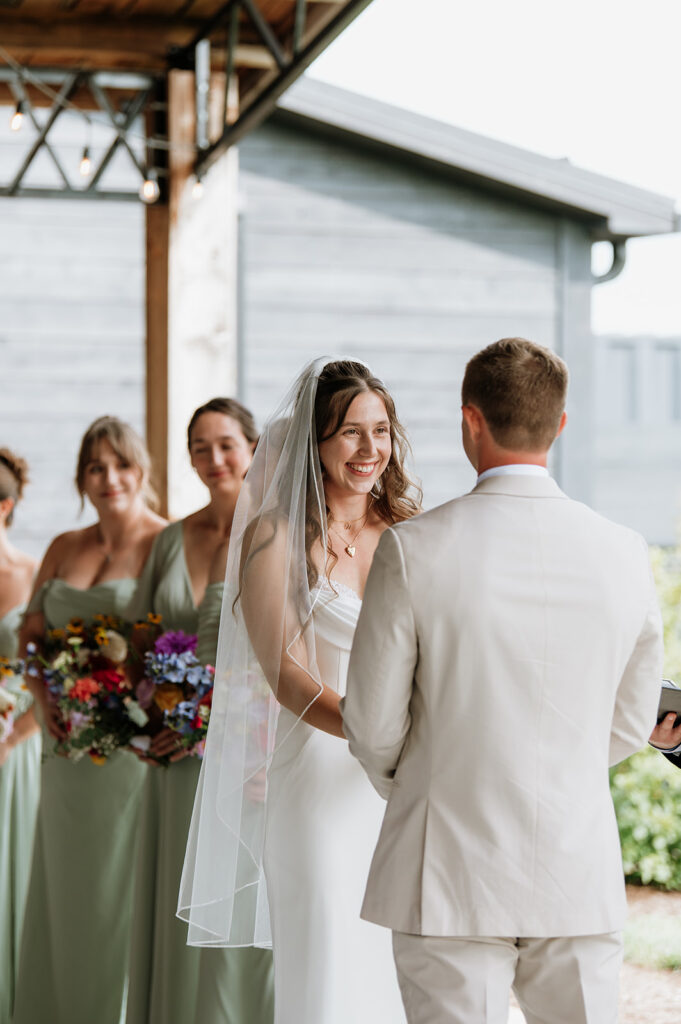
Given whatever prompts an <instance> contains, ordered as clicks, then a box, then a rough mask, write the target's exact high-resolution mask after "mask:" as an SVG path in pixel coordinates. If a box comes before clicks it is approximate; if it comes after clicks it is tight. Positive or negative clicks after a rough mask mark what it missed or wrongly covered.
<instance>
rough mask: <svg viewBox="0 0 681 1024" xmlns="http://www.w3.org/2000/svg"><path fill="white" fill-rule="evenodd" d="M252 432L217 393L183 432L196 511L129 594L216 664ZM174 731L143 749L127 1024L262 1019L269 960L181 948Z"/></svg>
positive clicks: (176, 527) (184, 809)
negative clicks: (165, 761)
mask: <svg viewBox="0 0 681 1024" xmlns="http://www.w3.org/2000/svg"><path fill="white" fill-rule="evenodd" d="M256 441H257V432H256V429H255V423H254V422H253V417H252V416H251V414H250V413H249V412H248V410H246V409H245V408H244V407H243V406H242V405H241V404H240V403H239V402H236V401H235V400H233V399H229V398H214V399H212V400H211V401H210V402H207V403H206V404H205V405H202V406H201V407H200V408H199V409H197V410H196V412H195V413H194V415H193V416H192V418H191V421H190V423H189V428H188V445H189V454H190V457H191V462H192V466H193V467H194V469H195V470H196V472H197V474H198V476H199V479H200V480H201V481H202V483H204V484H205V485H206V487H207V488H208V492H209V495H210V499H209V502H208V504H207V505H206V507H205V508H202V509H200V510H199V511H198V512H194V513H193V515H190V516H188V517H187V518H186V519H184V520H182V521H181V522H178V523H172V524H171V525H170V526H168V527H166V529H165V530H164V531H163V533H162V534H160V536H159V537H158V538H157V540H156V542H155V543H154V547H153V550H152V553H151V556H150V558H149V561H148V563H147V566H146V568H145V571H144V575H143V578H142V580H141V581H140V587H139V591H138V594H137V597H136V598H135V601H134V605H133V609H134V617H135V618H140V617H143V616H145V615H146V614H147V613H148V612H154V613H156V614H160V615H161V616H162V628H163V629H164V630H168V629H170V630H183V631H184V632H185V633H190V634H195V633H197V634H198V648H197V654H198V656H199V658H200V659H201V661H202V662H203V663H204V664H213V665H214V664H215V657H216V651H217V641H218V628H219V622H220V608H221V602H222V590H223V582H224V577H225V567H226V559H227V548H228V546H229V534H230V528H231V525H232V518H233V516H234V508H235V506H236V501H237V497H238V495H239V490H240V488H241V483H242V481H243V478H244V476H245V474H246V470H247V469H248V466H249V465H250V462H251V458H252V454H253V449H254V448H255V444H256ZM174 742H175V740H174V734H173V733H172V732H171V731H170V730H166V731H164V732H161V733H159V735H158V736H157V737H156V738H155V740H154V741H153V743H152V746H151V748H150V753H152V754H157V755H164V754H166V755H167V754H171V755H172V756H173V763H171V764H170V765H169V767H168V768H162V767H158V765H156V764H155V763H153V762H152V761H150V762H149V763H150V765H151V764H153V767H150V769H149V774H148V776H147V780H146V782H145V792H144V800H143V805H142V806H143V811H142V819H141V820H142V825H141V843H140V850H139V862H138V872H137V886H136V894H135V907H134V917H133V939H132V950H131V967H130V986H129V992H128V1015H127V1024H246V1022H248V1024H270V1022H271V1021H272V1017H273V985H272V955H271V952H270V951H269V950H262V949H216V948H206V949H196V948H191V947H189V946H187V944H186V942H187V927H186V925H185V924H184V923H182V922H181V921H179V920H178V919H177V918H176V916H175V912H176V909H177V899H178V892H179V888H180V876H181V874H182V864H183V860H184V851H185V846H186V841H187V833H188V831H189V822H190V819H191V814H192V807H193V803H194V793H195V790H196V786H197V783H198V778H199V770H200V761H199V759H198V758H196V757H192V756H186V754H184V753H182V754H177V753H175V754H173V751H174V750H175V746H174Z"/></svg>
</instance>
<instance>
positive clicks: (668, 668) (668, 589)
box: [651, 545, 681, 686]
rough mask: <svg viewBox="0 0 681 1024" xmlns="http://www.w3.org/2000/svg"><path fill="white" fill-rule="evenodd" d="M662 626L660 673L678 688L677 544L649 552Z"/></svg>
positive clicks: (680, 557)
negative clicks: (671, 680) (661, 666)
mask: <svg viewBox="0 0 681 1024" xmlns="http://www.w3.org/2000/svg"><path fill="white" fill-rule="evenodd" d="M651 561H652V565H653V575H654V576H655V584H656V586H657V595H658V597H659V599H660V608H661V609H662V621H663V623H664V654H665V658H664V674H665V676H666V677H667V678H668V679H673V680H674V681H675V682H676V683H677V684H678V685H679V686H681V545H679V546H678V547H676V548H653V549H652V550H651Z"/></svg>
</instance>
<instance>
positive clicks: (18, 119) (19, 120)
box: [9, 100, 25, 132]
mask: <svg viewBox="0 0 681 1024" xmlns="http://www.w3.org/2000/svg"><path fill="white" fill-rule="evenodd" d="M24 109H25V104H24V101H23V100H19V102H18V103H17V106H16V110H15V111H14V113H13V114H12V118H11V120H10V123H9V126H10V128H11V129H12V131H13V132H18V131H19V129H20V128H21V126H22V125H23V123H24Z"/></svg>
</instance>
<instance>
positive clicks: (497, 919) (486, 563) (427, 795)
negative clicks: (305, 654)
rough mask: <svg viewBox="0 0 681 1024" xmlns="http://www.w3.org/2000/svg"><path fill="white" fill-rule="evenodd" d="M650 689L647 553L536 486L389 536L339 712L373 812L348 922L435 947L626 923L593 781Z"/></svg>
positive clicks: (626, 534)
mask: <svg viewBox="0 0 681 1024" xmlns="http://www.w3.org/2000/svg"><path fill="white" fill-rule="evenodd" d="M661 674H662V644H661V622H660V615H659V610H658V605H657V600H656V597H655V592H654V587H653V583H652V578H651V572H650V567H649V560H648V551H647V547H646V544H645V541H644V540H643V538H642V537H640V536H639V535H638V534H636V533H634V532H633V531H631V530H629V529H626V528H624V527H622V526H618V525H615V524H614V523H611V522H609V521H607V520H606V519H603V518H602V517H601V516H599V515H596V514H595V513H594V512H593V511H591V510H590V509H589V508H587V507H586V506H585V505H582V504H580V503H578V502H576V501H572V500H570V499H569V498H568V497H566V495H565V494H563V493H562V491H561V490H560V489H559V488H558V486H557V485H556V483H555V482H554V481H553V480H551V479H550V478H548V477H537V476H529V475H522V476H497V477H491V478H488V479H486V480H484V481H482V482H481V483H480V484H478V486H477V487H476V488H475V489H474V490H473V491H472V492H471V493H470V494H468V495H465V496H464V497H462V498H458V499H456V500H455V501H451V502H449V503H448V504H445V505H442V506H440V507H439V508H436V509H433V510H432V511H430V512H426V513H424V514H423V515H420V516H417V517H416V518H414V519H412V520H410V521H409V522H406V523H402V524H399V525H398V526H396V527H393V528H391V529H389V530H387V531H386V532H385V533H384V534H383V536H382V538H381V541H380V543H379V546H378V549H377V552H376V555H375V559H374V563H373V566H372V569H371V572H370V575H369V580H368V583H367V587H366V593H365V597H364V602H363V607H362V611H361V614H360V618H359V623H358V627H357V633H356V636H355V642H354V645H353V651H352V656H351V661H350V671H349V678H348V688H347V696H346V698H345V700H344V702H343V714H344V722H345V731H346V735H347V736H348V739H349V742H350V749H351V751H352V752H353V753H354V754H355V755H356V757H357V758H359V760H360V762H361V763H362V764H363V766H364V768H365V769H366V771H367V773H368V775H369V777H370V779H371V780H372V782H373V783H374V785H375V787H376V789H377V790H378V791H379V793H381V794H382V795H383V796H384V797H386V798H387V801H388V803H387V808H386V813H385V819H384V822H383V827H382V830H381V833H380V838H379V841H378V846H377V848H376V852H375V855H374V859H373V863H372V866H371V872H370V875H369V881H368V885H367V891H366V897H365V901H364V906H363V909H362V916H363V917H364V918H366V919H367V920H369V921H374V922H376V923H377V924H381V925H385V926H387V927H389V928H392V929H394V930H397V931H402V932H410V933H413V934H420V935H433V936H483V935H484V936H509V937H520V936H531V937H537V938H539V937H543V936H568V935H588V934H594V933H602V932H609V931H616V930H618V929H620V928H621V927H622V925H623V922H624V917H625V900H624V885H623V878H622V862H621V854H620V846H619V838H618V832H617V826H616V822H615V815H614V811H613V805H612V801H611V797H610V792H609V785H608V767H609V765H611V764H614V763H616V762H618V761H620V760H622V759H623V758H625V757H627V756H628V755H629V754H632V753H634V751H636V750H638V749H639V748H640V747H641V746H643V745H644V744H645V742H646V740H647V738H648V736H649V734H650V731H651V729H652V727H653V725H654V722H655V713H656V708H657V702H658V696H659V689H660V680H661Z"/></svg>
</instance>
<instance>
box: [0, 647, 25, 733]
mask: <svg viewBox="0 0 681 1024" xmlns="http://www.w3.org/2000/svg"><path fill="white" fill-rule="evenodd" d="M22 671H23V665H22V663H21V662H20V661H14V662H13V661H10V660H9V658H0V743H4V742H5V740H6V739H7V737H8V736H10V735H11V734H12V730H13V728H14V713H15V710H16V707H17V694H16V693H15V691H14V688H13V687H12V686H11V685H10V682H11V681H12V680H15V679H17V678H21V673H22Z"/></svg>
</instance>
